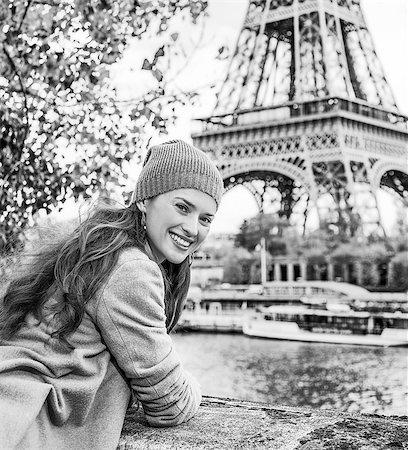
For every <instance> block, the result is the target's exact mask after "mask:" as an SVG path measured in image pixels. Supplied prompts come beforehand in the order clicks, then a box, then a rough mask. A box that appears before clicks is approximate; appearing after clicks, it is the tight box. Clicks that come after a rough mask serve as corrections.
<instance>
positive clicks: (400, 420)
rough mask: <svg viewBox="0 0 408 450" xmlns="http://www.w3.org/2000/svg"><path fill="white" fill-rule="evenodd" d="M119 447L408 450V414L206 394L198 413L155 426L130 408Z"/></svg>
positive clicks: (161, 449) (141, 449)
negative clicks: (175, 422) (352, 411)
mask: <svg viewBox="0 0 408 450" xmlns="http://www.w3.org/2000/svg"><path fill="white" fill-rule="evenodd" d="M118 449H120V450H133V449H134V450H136V449H137V450H147V449H148V450H170V449H172V450H174V449H182V450H190V449H191V450H204V449H205V450H215V449H259V450H260V449H272V450H325V449H327V450H328V449H330V450H340V449H342V450H345V449H353V450H357V449H365V450H397V449H401V450H402V449H408V418H407V417H406V416H404V417H399V416H398V417H397V416H390V417H389V416H378V415H362V414H348V413H339V412H336V411H334V410H321V409H306V408H292V407H286V406H270V405H268V404H265V403H254V402H246V401H239V400H231V399H225V398H215V397H205V398H204V400H203V402H202V404H201V408H200V410H199V412H198V414H197V416H196V417H194V418H193V419H192V420H190V421H189V422H188V423H185V424H182V425H179V426H177V427H174V428H151V427H149V426H148V425H147V422H146V420H145V419H144V417H143V412H142V410H141V408H140V409H139V410H136V409H135V408H131V409H129V411H128V413H127V416H126V420H125V424H124V427H123V431H122V437H121V439H120V442H119V447H118Z"/></svg>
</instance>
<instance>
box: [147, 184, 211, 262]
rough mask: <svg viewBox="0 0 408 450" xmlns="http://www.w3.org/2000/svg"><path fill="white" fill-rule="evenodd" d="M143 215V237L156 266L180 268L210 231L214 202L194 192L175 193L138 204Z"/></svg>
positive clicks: (168, 193) (179, 190) (185, 190)
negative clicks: (144, 234) (144, 226)
mask: <svg viewBox="0 0 408 450" xmlns="http://www.w3.org/2000/svg"><path fill="white" fill-rule="evenodd" d="M139 208H140V209H141V210H143V208H144V211H145V213H146V234H147V238H148V240H149V244H150V247H151V250H152V252H153V256H154V257H155V259H156V261H157V262H159V263H160V262H162V261H164V260H167V261H169V262H172V263H174V264H180V263H181V262H183V261H184V260H185V259H186V258H187V256H188V255H191V254H192V253H193V252H194V251H196V250H197V249H198V247H199V246H200V245H201V243H202V242H203V241H204V239H205V238H206V237H207V234H208V232H209V231H210V225H211V222H212V220H213V218H214V215H215V212H216V210H217V204H216V203H215V200H214V199H213V198H212V197H210V196H209V195H208V194H205V193H204V192H201V191H198V190H196V189H175V190H174V191H170V192H166V193H165V194H161V195H158V196H156V197H154V198H152V199H148V200H145V201H144V202H141V203H139Z"/></svg>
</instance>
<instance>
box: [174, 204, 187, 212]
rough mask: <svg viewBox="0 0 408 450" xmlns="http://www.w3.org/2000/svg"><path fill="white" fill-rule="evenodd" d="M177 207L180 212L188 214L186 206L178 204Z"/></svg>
mask: <svg viewBox="0 0 408 450" xmlns="http://www.w3.org/2000/svg"><path fill="white" fill-rule="evenodd" d="M176 206H177V208H178V209H179V210H180V211H182V212H184V213H186V212H188V208H187V206H186V205H183V204H182V203H177V205H176Z"/></svg>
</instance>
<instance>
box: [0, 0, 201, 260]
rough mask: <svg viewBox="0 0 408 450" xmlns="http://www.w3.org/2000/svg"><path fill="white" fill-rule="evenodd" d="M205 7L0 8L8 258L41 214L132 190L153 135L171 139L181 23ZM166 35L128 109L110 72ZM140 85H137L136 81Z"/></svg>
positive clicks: (196, 3)
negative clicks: (140, 46) (147, 82)
mask: <svg viewBox="0 0 408 450" xmlns="http://www.w3.org/2000/svg"><path fill="white" fill-rule="evenodd" d="M206 7H207V2H206V1H205V0H168V1H162V0H149V1H147V0H144V1H143V0H142V1H136V0H61V1H57V0H4V1H2V2H1V3H0V99H1V101H0V151H1V153H0V253H1V252H4V251H5V250H6V246H8V249H9V250H10V249H12V248H13V247H15V246H17V245H18V240H19V239H20V240H21V232H22V231H23V230H24V228H25V227H26V226H27V224H29V223H30V222H31V221H32V217H33V215H34V214H35V213H36V212H38V211H39V210H41V209H44V210H46V211H47V212H49V211H50V210H51V209H52V207H53V206H55V205H57V204H58V203H59V202H64V200H65V199H67V198H68V197H70V196H73V197H74V198H76V199H77V198H79V197H87V196H90V195H91V194H93V193H94V192H101V193H104V192H108V191H110V190H112V188H113V187H117V186H123V185H124V184H125V182H126V180H125V178H126V175H125V170H124V169H125V168H126V167H127V164H128V162H129V161H130V160H131V159H132V158H134V157H135V156H136V157H137V155H139V154H140V149H141V147H142V146H143V145H144V144H146V141H147V140H148V138H149V135H148V133H146V131H147V130H149V129H153V128H154V129H159V130H164V129H165V123H166V119H168V118H169V116H170V117H171V115H172V114H173V113H174V110H173V109H172V107H171V105H173V104H174V102H181V103H183V102H187V101H190V100H191V98H192V97H193V96H194V93H188V92H187V93H182V92H179V91H177V92H176V91H174V90H172V89H171V88H170V87H169V83H168V81H169V76H168V75H167V71H166V70H167V68H168V67H169V66H170V62H171V60H172V55H173V54H174V47H175V46H177V45H178V34H177V33H171V34H169V33H168V35H166V33H165V32H166V30H167V29H168V27H169V25H170V24H171V23H173V21H175V20H177V19H179V18H180V17H184V18H185V17H186V16H188V17H189V18H190V19H192V20H193V22H195V21H197V20H198V18H199V17H200V16H202V15H203V13H204V11H205V9H206ZM159 34H161V35H162V36H163V39H164V43H163V45H161V47H160V48H159V49H158V50H157V51H156V52H155V53H154V55H152V57H151V58H149V59H146V60H145V61H144V63H143V69H145V70H148V71H150V73H151V75H152V77H153V79H154V80H155V85H154V87H153V88H152V89H151V90H149V91H148V92H145V94H144V95H143V96H142V97H141V98H138V99H131V101H129V100H127V101H125V102H122V103H121V102H120V101H118V99H117V95H116V92H115V89H114V87H113V85H112V83H111V81H110V77H109V68H110V66H111V65H112V64H113V63H115V62H116V61H118V60H119V58H120V57H121V56H122V54H123V52H124V50H125V48H126V47H127V46H128V44H129V42H130V41H131V40H132V39H140V38H141V37H143V36H156V35H159ZM135 82H137V80H135Z"/></svg>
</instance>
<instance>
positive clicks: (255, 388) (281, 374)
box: [173, 331, 408, 415]
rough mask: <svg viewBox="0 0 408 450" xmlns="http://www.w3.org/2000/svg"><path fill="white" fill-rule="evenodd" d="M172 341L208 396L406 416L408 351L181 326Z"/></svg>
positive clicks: (397, 348) (406, 349)
mask: <svg viewBox="0 0 408 450" xmlns="http://www.w3.org/2000/svg"><path fill="white" fill-rule="evenodd" d="M173 340H174V342H175V346H176V349H177V351H178V353H179V355H180V358H181V360H182V362H183V364H184V367H185V368H186V369H187V370H189V371H190V372H191V373H192V374H193V375H195V377H196V378H197V379H198V380H199V382H200V384H201V387H202V391H203V394H204V395H211V396H221V397H229V398H235V399H243V400H252V401H261V402H267V403H270V404H272V405H289V406H311V407H318V408H335V409H337V410H341V411H347V412H360V413H370V414H373V413H377V414H386V415H408V386H407V384H408V383H407V377H408V348H401V347H391V348H377V347H363V346H361V347H360V346H351V345H339V344H317V343H303V342H290V341H278V340H268V339H256V338H249V337H247V336H244V335H239V334H235V335H234V334H216V333H186V332H181V331H179V332H177V333H176V334H174V335H173Z"/></svg>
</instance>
